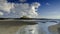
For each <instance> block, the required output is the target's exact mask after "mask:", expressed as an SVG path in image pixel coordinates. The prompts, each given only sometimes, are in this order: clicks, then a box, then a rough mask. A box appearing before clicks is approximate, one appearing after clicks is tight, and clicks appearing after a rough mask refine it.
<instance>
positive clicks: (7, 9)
mask: <svg viewBox="0 0 60 34" xmlns="http://www.w3.org/2000/svg"><path fill="white" fill-rule="evenodd" d="M11 8H13V4H11V3H7V2H4V3H0V10H3V11H5V12H8V13H9V12H10V9H11Z"/></svg>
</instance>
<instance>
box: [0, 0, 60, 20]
mask: <svg viewBox="0 0 60 34" xmlns="http://www.w3.org/2000/svg"><path fill="white" fill-rule="evenodd" d="M59 3H60V0H0V18H1V17H3V18H20V17H22V16H28V17H31V18H36V17H37V18H52V19H60V4H59Z"/></svg>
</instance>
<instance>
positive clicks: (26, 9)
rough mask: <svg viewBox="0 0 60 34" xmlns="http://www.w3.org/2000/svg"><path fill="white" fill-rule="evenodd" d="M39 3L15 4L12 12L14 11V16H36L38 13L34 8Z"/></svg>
mask: <svg viewBox="0 0 60 34" xmlns="http://www.w3.org/2000/svg"><path fill="white" fill-rule="evenodd" d="M39 5H40V4H39V3H32V4H31V5H30V4H28V3H20V4H15V5H14V8H13V9H12V12H13V13H14V16H19V17H22V16H28V17H31V18H36V17H37V16H38V13H37V12H36V9H35V8H38V6H39Z"/></svg>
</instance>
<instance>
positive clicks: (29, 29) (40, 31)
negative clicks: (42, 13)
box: [18, 22, 58, 34]
mask: <svg viewBox="0 0 60 34" xmlns="http://www.w3.org/2000/svg"><path fill="white" fill-rule="evenodd" d="M37 23H38V24H35V25H26V26H25V27H23V28H22V29H21V30H19V32H18V34H52V33H51V32H49V30H48V27H49V26H52V25H56V24H58V23H54V22H46V23H41V22H37Z"/></svg>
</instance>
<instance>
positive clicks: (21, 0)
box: [19, 0, 27, 2]
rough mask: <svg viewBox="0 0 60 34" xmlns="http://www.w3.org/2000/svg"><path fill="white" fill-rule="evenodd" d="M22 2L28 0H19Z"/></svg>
mask: <svg viewBox="0 0 60 34" xmlns="http://www.w3.org/2000/svg"><path fill="white" fill-rule="evenodd" d="M19 1H20V2H26V1H27V0H19Z"/></svg>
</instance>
